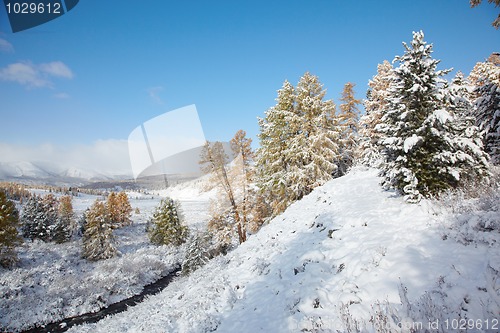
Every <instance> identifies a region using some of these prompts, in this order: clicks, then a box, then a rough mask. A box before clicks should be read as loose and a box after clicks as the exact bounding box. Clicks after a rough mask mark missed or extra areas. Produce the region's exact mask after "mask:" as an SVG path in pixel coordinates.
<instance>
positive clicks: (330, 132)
mask: <svg viewBox="0 0 500 333" xmlns="http://www.w3.org/2000/svg"><path fill="white" fill-rule="evenodd" d="M325 95H326V90H324V89H323V85H322V84H321V83H320V82H319V79H318V77H316V76H314V75H311V74H310V73H305V74H304V75H303V76H302V77H301V78H300V80H299V83H298V84H297V87H296V88H294V87H293V86H292V85H291V84H290V83H289V82H288V81H285V82H284V84H283V87H282V88H281V89H280V90H279V91H278V98H277V100H276V101H277V104H276V105H275V106H274V107H272V108H270V109H269V110H267V112H266V116H265V118H264V119H259V125H260V129H261V132H260V134H259V139H260V146H261V148H260V149H259V150H258V152H257V159H256V165H257V172H258V186H259V188H260V190H261V192H262V193H266V195H267V196H268V198H269V202H270V204H271V207H272V209H273V214H274V215H277V214H279V213H280V212H282V211H283V210H284V209H285V208H286V207H288V205H289V204H290V203H292V202H294V201H296V200H299V199H301V198H302V197H303V196H304V195H307V194H308V193H310V192H311V191H312V190H313V189H314V188H315V187H317V186H320V185H322V184H324V183H325V182H326V181H328V180H330V179H331V178H332V175H333V174H334V173H335V172H336V171H337V165H336V161H338V160H339V159H340V158H339V156H340V135H341V128H340V127H339V119H338V117H337V116H336V114H335V104H334V103H333V101H332V100H324V98H325Z"/></svg>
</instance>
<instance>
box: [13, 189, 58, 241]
mask: <svg viewBox="0 0 500 333" xmlns="http://www.w3.org/2000/svg"><path fill="white" fill-rule="evenodd" d="M56 221H57V199H56V198H55V197H54V196H53V195H52V194H49V195H47V196H45V197H44V198H42V197H40V196H37V195H32V196H31V197H30V198H29V199H28V200H27V201H26V202H25V204H24V205H23V209H22V213H21V231H22V235H23V237H24V238H28V239H31V240H33V239H41V240H43V241H44V242H49V241H51V240H52V234H53V228H54V226H55V223H56Z"/></svg>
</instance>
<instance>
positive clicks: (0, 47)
mask: <svg viewBox="0 0 500 333" xmlns="http://www.w3.org/2000/svg"><path fill="white" fill-rule="evenodd" d="M0 52H5V53H12V52H14V46H12V44H11V43H9V42H8V41H6V40H5V39H3V38H0Z"/></svg>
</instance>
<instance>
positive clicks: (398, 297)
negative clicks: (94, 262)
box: [69, 169, 500, 333]
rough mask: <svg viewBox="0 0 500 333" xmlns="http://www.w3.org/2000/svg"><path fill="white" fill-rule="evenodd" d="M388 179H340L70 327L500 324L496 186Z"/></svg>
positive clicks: (384, 328)
mask: <svg viewBox="0 0 500 333" xmlns="http://www.w3.org/2000/svg"><path fill="white" fill-rule="evenodd" d="M379 182H380V179H379V178H378V177H377V171H376V170H361V169H360V170H355V171H354V172H351V173H349V174H348V175H346V176H344V177H341V178H338V179H335V180H332V181H330V182H329V183H327V184H326V185H324V186H322V187H319V188H317V189H316V190H314V191H313V192H312V193H311V194H310V195H308V196H306V197H305V198H303V199H302V200H300V201H298V202H296V203H294V204H293V205H291V206H290V207H289V208H288V209H287V210H286V211H285V212H284V213H283V214H282V215H280V216H278V217H276V218H275V219H274V220H273V221H271V222H270V223H269V225H267V226H265V227H263V228H262V229H261V231H260V232H258V233H257V234H255V235H253V236H251V237H249V239H248V241H247V242H245V243H244V244H242V245H241V246H239V247H238V248H237V249H235V250H234V251H232V252H230V253H229V254H228V255H226V256H222V257H218V258H216V259H214V260H212V261H210V262H209V263H208V264H207V265H206V266H204V267H202V268H200V269H199V270H197V271H195V272H194V273H192V274H191V275H190V276H188V277H181V278H178V279H177V280H176V281H174V282H173V283H171V284H170V285H169V286H168V287H167V288H166V289H165V290H163V291H162V292H161V293H160V294H158V295H156V296H153V297H149V298H147V299H146V300H145V301H144V302H143V303H141V304H140V305H137V306H135V307H133V308H130V309H128V310H127V311H126V312H123V313H120V314H117V315H114V316H111V317H108V318H105V319H104V320H102V321H100V322H98V323H96V324H88V325H84V326H79V327H73V328H72V329H70V331H69V332H107V333H108V332H143V331H144V332H208V331H217V332H252V333H253V332H360V331H362V332H375V331H377V332H389V331H390V332H410V331H426V330H427V331H429V332H437V331H440V332H441V331H452V330H454V329H455V328H456V327H460V326H461V325H464V323H465V325H469V324H470V325H469V326H468V327H469V331H488V332H490V331H491V332H493V331H497V329H498V327H499V325H500V323H499V322H498V320H499V313H500V276H499V272H500V255H499V253H500V251H499V247H500V233H499V230H500V213H499V208H500V207H499V203H498V202H499V201H498V200H496V199H498V198H496V199H495V198H492V200H491V203H489V204H487V205H484V206H474V207H475V208H474V210H471V209H468V210H465V211H460V210H459V209H455V211H452V210H451V209H449V207H446V205H449V204H450V203H449V202H448V203H445V202H441V203H437V202H433V201H422V202H421V203H420V204H408V203H405V202H404V200H403V199H402V198H401V197H400V196H398V195H396V194H395V193H394V192H390V191H384V190H383V189H382V188H381V187H380V185H379ZM185 190H186V191H191V190H190V189H189V188H186V189H185ZM495 195H496V196H498V193H497V194H495ZM455 208H456V207H455ZM469 319H471V320H472V319H473V321H470V320H469ZM455 331H457V330H455Z"/></svg>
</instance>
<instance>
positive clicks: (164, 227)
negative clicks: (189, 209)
mask: <svg viewBox="0 0 500 333" xmlns="http://www.w3.org/2000/svg"><path fill="white" fill-rule="evenodd" d="M150 222H151V227H150V228H149V230H148V233H149V239H150V240H151V242H152V243H153V244H157V245H174V246H179V245H181V244H182V243H184V242H185V241H186V238H187V236H188V228H187V227H186V226H185V225H183V218H182V214H181V211H180V206H179V204H178V203H176V202H175V201H174V200H172V199H170V198H165V199H163V200H162V201H161V202H160V205H159V206H158V207H157V208H156V210H155V212H154V213H153V217H152V219H151V221H150Z"/></svg>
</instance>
